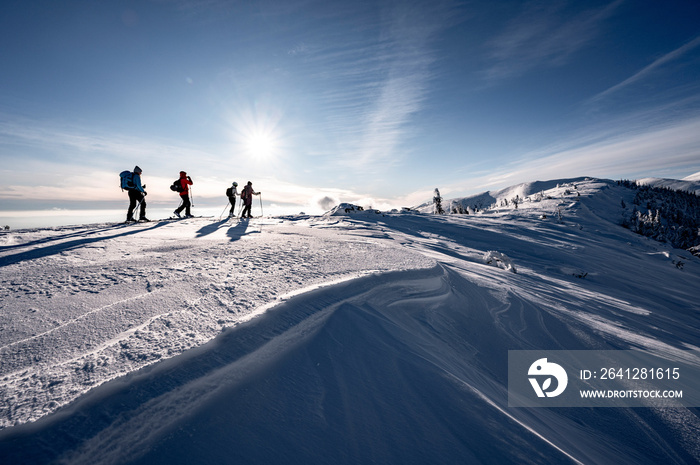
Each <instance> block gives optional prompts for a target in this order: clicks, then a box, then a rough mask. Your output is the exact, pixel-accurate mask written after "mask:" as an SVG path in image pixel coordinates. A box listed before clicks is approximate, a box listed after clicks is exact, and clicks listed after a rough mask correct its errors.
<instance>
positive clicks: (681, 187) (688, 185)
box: [637, 173, 700, 195]
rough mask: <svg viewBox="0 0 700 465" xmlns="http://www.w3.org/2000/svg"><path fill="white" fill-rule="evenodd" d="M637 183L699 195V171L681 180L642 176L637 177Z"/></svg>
mask: <svg viewBox="0 0 700 465" xmlns="http://www.w3.org/2000/svg"><path fill="white" fill-rule="evenodd" d="M637 182H638V183H639V184H644V185H648V186H654V187H667V188H669V189H673V190H678V191H685V192H692V193H694V194H695V195H700V173H697V174H694V175H693V176H688V177H686V178H685V179H683V180H678V179H665V178H643V179H638V180H637Z"/></svg>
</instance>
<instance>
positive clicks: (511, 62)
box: [484, 0, 624, 82]
mask: <svg viewBox="0 0 700 465" xmlns="http://www.w3.org/2000/svg"><path fill="white" fill-rule="evenodd" d="M623 1H624V0H615V1H613V2H612V3H610V4H608V5H606V6H605V7H603V8H599V9H594V10H587V11H583V12H580V13H578V14H575V15H573V16H568V15H567V12H566V11H564V6H565V5H564V4H563V3H561V2H552V3H547V4H543V3H540V2H535V3H529V4H527V5H526V7H525V9H524V10H523V12H522V13H521V14H519V15H518V16H517V17H515V18H514V19H512V20H511V21H509V22H508V24H507V26H506V28H505V30H504V31H503V32H502V33H501V34H500V35H498V36H497V37H496V38H495V39H494V40H492V41H491V42H490V43H489V44H488V48H489V55H488V59H489V60H490V61H491V63H492V65H491V66H490V67H488V68H487V69H486V71H485V72H484V77H485V79H486V80H487V81H489V82H492V81H494V80H502V79H506V78H511V77H515V76H520V75H522V74H524V73H526V72H528V71H530V70H531V69H535V68H539V67H542V66H558V65H561V64H563V63H566V62H567V61H568V60H569V58H570V57H571V56H572V55H573V54H574V53H576V52H578V51H579V50H581V49H582V48H583V47H584V46H586V45H587V44H588V43H589V42H591V41H592V40H593V39H595V38H596V37H597V36H598V34H599V33H600V29H601V25H602V24H603V22H604V21H605V20H606V19H608V18H609V17H610V16H611V15H612V14H613V13H614V11H615V10H616V9H617V7H618V6H619V5H620V4H621V3H623Z"/></svg>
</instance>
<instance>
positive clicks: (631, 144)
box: [0, 0, 700, 211]
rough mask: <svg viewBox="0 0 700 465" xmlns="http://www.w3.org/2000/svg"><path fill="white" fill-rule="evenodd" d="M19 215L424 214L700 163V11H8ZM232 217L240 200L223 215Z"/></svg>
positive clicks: (2, 146)
mask: <svg viewBox="0 0 700 465" xmlns="http://www.w3.org/2000/svg"><path fill="white" fill-rule="evenodd" d="M1 8H2V14H1V15H0V63H2V71H1V72H0V161H1V164H0V169H1V170H2V174H3V179H4V180H5V186H4V188H3V189H2V191H1V192H0V201H1V202H2V206H1V207H0V211H9V210H45V209H51V208H73V209H85V208H93V209H108V208H122V207H125V202H126V200H125V199H126V195H125V194H123V193H122V192H121V191H120V190H119V189H118V188H117V187H116V185H117V181H116V180H117V174H118V173H119V172H120V171H122V170H123V169H131V168H133V166H134V165H136V164H138V165H139V166H141V168H143V170H144V175H143V178H144V182H145V183H146V184H147V187H148V188H147V190H148V191H149V197H148V199H149V200H150V201H151V203H150V204H151V205H158V204H163V205H169V204H170V203H177V202H176V199H173V195H172V193H171V192H170V191H169V190H168V189H167V186H168V185H169V184H170V183H171V182H172V180H174V179H175V178H176V177H177V175H178V172H179V171H180V170H185V171H187V172H188V173H189V174H191V176H192V177H193V179H194V180H195V185H194V188H195V192H196V195H197V198H198V199H199V200H200V204H211V205H218V204H219V203H222V202H225V198H224V197H223V189H225V188H226V187H228V185H230V182H231V181H234V180H236V181H238V182H239V183H244V182H246V181H248V180H251V181H253V183H254V186H255V187H256V189H258V190H261V191H263V192H264V195H265V197H264V200H265V202H266V204H271V205H275V206H277V207H280V208H282V207H285V206H289V205H293V207H291V208H294V209H296V210H298V209H299V207H300V206H301V207H304V209H306V210H309V211H314V209H316V210H320V209H321V208H322V207H323V208H325V207H328V206H329V205H330V204H331V203H333V202H338V201H346V202H356V203H363V204H365V205H373V206H376V207H388V206H402V205H411V204H418V203H421V202H423V201H425V200H427V199H428V198H429V197H430V196H431V193H432V190H433V189H434V188H435V187H439V188H440V189H441V191H442V193H443V195H445V196H449V197H452V196H459V195H466V194H471V193H476V192H481V191H484V190H489V189H496V188H502V187H506V186H508V185H511V184H515V183H519V182H525V181H534V180H546V179H555V178H563V177H576V176H597V177H606V178H613V179H617V178H623V177H624V178H640V177H647V176H656V177H672V178H682V177H685V176H688V175H691V174H694V173H696V172H698V171H700V4H699V3H698V2H696V1H689V0H682V1H681V0H670V1H665V2H658V1H651V0H649V1H647V0H635V1H632V0H627V1H624V0H615V1H587V2H574V1H561V0H557V1H498V2H491V1H471V2H470V1H452V0H429V1H419V0H416V1H411V0H406V1H399V0H397V1H382V0H380V1H363V0H360V1H352V2H348V1H342V2H341V1H334V0H330V1H320V0H318V1H317V0H285V1H281V0H276V1H272V0H270V1H268V0H263V1H236V0H234V1H227V0H152V1H147V0H142V1H138V2H137V1H118V2H117V1H99V2H97V1H92V0H91V1H88V0H86V1H71V0H66V1H62V2H55V1H41V0H39V1H14V0H10V1H6V2H4V3H3V6H2V7H1ZM222 204H223V203H222Z"/></svg>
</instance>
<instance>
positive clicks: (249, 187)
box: [241, 181, 260, 218]
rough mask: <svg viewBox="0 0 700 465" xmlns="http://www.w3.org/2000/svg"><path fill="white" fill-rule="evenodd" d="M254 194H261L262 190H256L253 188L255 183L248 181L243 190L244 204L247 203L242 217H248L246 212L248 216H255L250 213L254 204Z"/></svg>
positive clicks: (242, 198)
mask: <svg viewBox="0 0 700 465" xmlns="http://www.w3.org/2000/svg"><path fill="white" fill-rule="evenodd" d="M254 195H260V192H255V191H254V190H253V183H252V182H250V181H248V184H246V186H245V187H244V188H243V190H242V191H241V200H243V204H244V205H245V207H244V208H243V213H242V214H241V218H246V213H247V214H248V216H247V218H252V217H253V215H251V214H250V209H251V207H252V206H253V196H254Z"/></svg>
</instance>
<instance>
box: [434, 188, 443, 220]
mask: <svg viewBox="0 0 700 465" xmlns="http://www.w3.org/2000/svg"><path fill="white" fill-rule="evenodd" d="M433 208H434V212H435V213H436V214H438V215H444V214H445V210H444V209H443V208H442V196H441V195H440V191H439V190H438V188H437V187H436V188H435V193H434V195H433Z"/></svg>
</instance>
